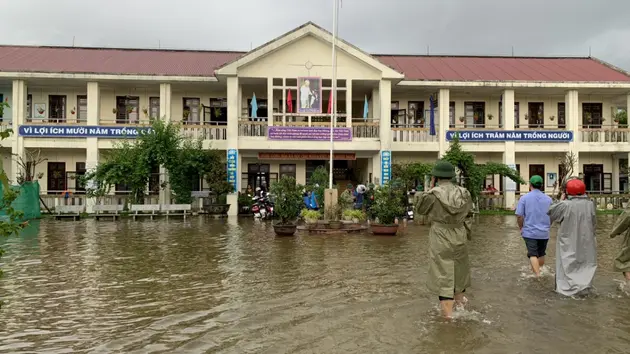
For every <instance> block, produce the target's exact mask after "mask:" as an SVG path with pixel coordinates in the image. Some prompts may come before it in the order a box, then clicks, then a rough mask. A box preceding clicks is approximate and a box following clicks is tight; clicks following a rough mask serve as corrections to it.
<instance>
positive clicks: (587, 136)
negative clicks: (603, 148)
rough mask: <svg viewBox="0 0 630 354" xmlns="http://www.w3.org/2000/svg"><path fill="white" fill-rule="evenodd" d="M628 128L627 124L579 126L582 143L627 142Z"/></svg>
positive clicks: (629, 136)
mask: <svg viewBox="0 0 630 354" xmlns="http://www.w3.org/2000/svg"><path fill="white" fill-rule="evenodd" d="M629 138H630V129H628V127H627V126H624V127H620V126H619V125H601V126H588V127H584V128H580V141H581V142H583V143H628V142H629V140H628V139H629Z"/></svg>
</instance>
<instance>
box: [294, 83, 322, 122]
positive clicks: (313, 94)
mask: <svg viewBox="0 0 630 354" xmlns="http://www.w3.org/2000/svg"><path fill="white" fill-rule="evenodd" d="M297 83H298V90H297V113H305V114H319V113H322V78H321V77H298V78H297Z"/></svg>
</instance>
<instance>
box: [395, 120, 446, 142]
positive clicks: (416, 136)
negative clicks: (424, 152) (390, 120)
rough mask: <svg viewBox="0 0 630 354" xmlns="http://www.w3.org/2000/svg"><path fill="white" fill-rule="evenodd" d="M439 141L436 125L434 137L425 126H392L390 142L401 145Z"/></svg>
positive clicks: (436, 126)
mask: <svg viewBox="0 0 630 354" xmlns="http://www.w3.org/2000/svg"><path fill="white" fill-rule="evenodd" d="M438 140H439V129H438V125H437V124H436V125H435V135H431V129H430V128H429V127H428V126H427V125H426V124H392V141H393V142H403V143H433V142H437V141H438Z"/></svg>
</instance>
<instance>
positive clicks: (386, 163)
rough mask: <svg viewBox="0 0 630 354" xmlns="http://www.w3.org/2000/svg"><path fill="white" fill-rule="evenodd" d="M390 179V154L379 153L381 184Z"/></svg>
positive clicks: (389, 152)
mask: <svg viewBox="0 0 630 354" xmlns="http://www.w3.org/2000/svg"><path fill="white" fill-rule="evenodd" d="M391 178H392V152H391V151H381V183H382V184H385V183H387V182H389V180H390V179H391Z"/></svg>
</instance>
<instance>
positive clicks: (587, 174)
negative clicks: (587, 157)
mask: <svg viewBox="0 0 630 354" xmlns="http://www.w3.org/2000/svg"><path fill="white" fill-rule="evenodd" d="M583 171H584V184H586V190H587V191H588V192H600V191H602V190H603V178H602V177H603V174H604V165H600V164H590V165H584V168H583Z"/></svg>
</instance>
